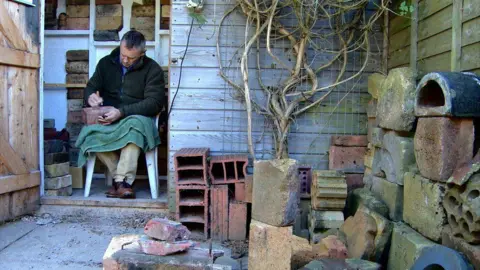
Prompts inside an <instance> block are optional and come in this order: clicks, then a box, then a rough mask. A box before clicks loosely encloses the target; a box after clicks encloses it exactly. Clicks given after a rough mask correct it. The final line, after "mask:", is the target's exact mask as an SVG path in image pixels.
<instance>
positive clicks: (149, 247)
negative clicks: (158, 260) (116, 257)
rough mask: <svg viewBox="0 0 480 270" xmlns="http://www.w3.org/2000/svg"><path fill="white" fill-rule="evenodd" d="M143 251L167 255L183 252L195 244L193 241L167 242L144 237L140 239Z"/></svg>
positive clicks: (139, 242)
mask: <svg viewBox="0 0 480 270" xmlns="http://www.w3.org/2000/svg"><path fill="white" fill-rule="evenodd" d="M138 244H139V246H140V250H141V252H143V253H145V254H150V255H156V256H166V255H170V254H175V253H178V252H182V251H185V250H187V249H188V248H190V247H191V246H194V242H192V241H178V242H166V241H157V240H153V239H148V238H146V237H142V238H140V239H139V240H138Z"/></svg>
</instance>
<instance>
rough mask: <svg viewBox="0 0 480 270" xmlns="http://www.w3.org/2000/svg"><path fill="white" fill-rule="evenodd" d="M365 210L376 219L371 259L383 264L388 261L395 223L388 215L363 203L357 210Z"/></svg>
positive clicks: (364, 211)
mask: <svg viewBox="0 0 480 270" xmlns="http://www.w3.org/2000/svg"><path fill="white" fill-rule="evenodd" d="M358 211H359V212H363V213H365V214H367V215H369V216H370V217H372V218H373V219H374V220H375V223H376V232H375V238H374V250H373V253H372V254H371V256H370V257H369V260H371V261H375V262H378V263H380V264H382V265H384V264H386V263H387V261H388V251H389V248H390V238H391V236H392V230H393V223H392V222H391V221H389V220H388V219H387V218H386V217H384V216H382V215H380V214H379V213H377V212H375V211H373V210H371V209H370V208H368V207H366V206H364V205H361V206H360V207H359V208H358V210H357V212H358Z"/></svg>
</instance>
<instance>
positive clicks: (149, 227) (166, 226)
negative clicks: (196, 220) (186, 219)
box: [143, 218, 190, 242]
mask: <svg viewBox="0 0 480 270" xmlns="http://www.w3.org/2000/svg"><path fill="white" fill-rule="evenodd" d="M143 232H144V233H145V234H146V235H148V236H150V237H152V238H155V239H157V240H163V241H169V242H172V241H177V240H188V239H189V238H190V231H189V230H188V229H187V227H185V226H184V225H182V224H181V223H180V222H176V221H172V220H169V219H166V218H153V219H150V220H149V221H148V222H147V224H146V225H145V228H144V230H143Z"/></svg>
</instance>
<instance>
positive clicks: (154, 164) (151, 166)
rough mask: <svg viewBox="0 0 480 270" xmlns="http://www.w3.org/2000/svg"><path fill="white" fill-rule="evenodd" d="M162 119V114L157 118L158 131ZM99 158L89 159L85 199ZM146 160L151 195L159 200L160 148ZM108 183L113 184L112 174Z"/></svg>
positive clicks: (91, 155) (107, 180)
mask: <svg viewBox="0 0 480 270" xmlns="http://www.w3.org/2000/svg"><path fill="white" fill-rule="evenodd" d="M159 118H160V114H158V115H157V117H156V118H155V127H156V128H157V130H158V120H159ZM96 159H97V156H96V155H95V153H92V154H90V155H89V156H88V158H87V175H86V177H87V178H86V180H85V182H86V183H85V193H84V197H88V196H89V195H90V187H91V186H92V178H93V169H94V168H95V161H96ZM145 160H146V162H147V170H148V182H149V183H150V193H151V194H152V199H157V198H158V148H157V147H155V149H153V150H150V151H148V152H146V153H145ZM105 176H106V182H107V183H108V184H110V185H111V184H112V181H113V178H112V176H111V175H110V173H108V170H107V173H106V174H105Z"/></svg>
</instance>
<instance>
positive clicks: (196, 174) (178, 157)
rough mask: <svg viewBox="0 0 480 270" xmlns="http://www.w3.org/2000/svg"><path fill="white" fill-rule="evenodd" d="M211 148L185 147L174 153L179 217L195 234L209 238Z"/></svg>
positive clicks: (177, 217) (177, 213)
mask: <svg viewBox="0 0 480 270" xmlns="http://www.w3.org/2000/svg"><path fill="white" fill-rule="evenodd" d="M209 152H210V150H209V149H208V148H182V149H180V150H179V151H177V152H176V153H175V155H174V157H173V158H174V163H175V184H176V219H177V221H179V222H181V223H182V224H183V225H185V226H186V227H187V228H188V229H189V230H190V231H191V232H192V233H193V234H194V235H196V236H197V237H201V238H204V239H206V238H208V228H209V219H208V207H209V203H208V195H209V193H208V192H209V187H208V178H207V175H208V164H207V157H208V155H209Z"/></svg>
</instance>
